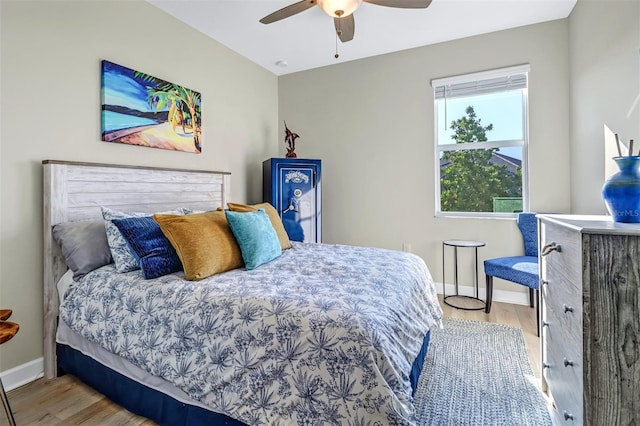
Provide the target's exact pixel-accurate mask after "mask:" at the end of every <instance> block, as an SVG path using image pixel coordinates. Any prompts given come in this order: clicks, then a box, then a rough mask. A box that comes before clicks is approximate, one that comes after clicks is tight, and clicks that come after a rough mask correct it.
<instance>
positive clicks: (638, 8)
mask: <svg viewBox="0 0 640 426" xmlns="http://www.w3.org/2000/svg"><path fill="white" fill-rule="evenodd" d="M569 35H570V56H569V57H570V68H571V74H570V84H571V181H572V187H571V205H572V210H573V213H585V214H600V213H605V212H606V209H605V205H604V203H603V201H602V196H601V189H602V185H603V183H604V181H605V178H606V177H607V176H609V175H611V173H613V172H615V171H617V167H616V165H615V163H614V162H613V161H612V160H611V157H612V156H614V155H617V151H616V148H615V143H614V142H613V141H612V140H607V141H606V143H605V140H604V126H607V127H608V128H609V129H611V130H612V131H614V132H618V133H619V134H620V136H621V137H622V138H623V139H624V140H625V141H628V140H629V139H635V140H636V145H635V146H636V149H634V152H637V149H638V148H639V147H640V103H639V102H640V2H638V1H637V0H635V1H634V0H625V1H620V0H615V1H614V0H609V1H602V0H600V1H591V0H590V1H586V0H579V1H578V3H577V4H576V6H575V8H574V9H573V12H572V13H571V15H570V16H569Z"/></svg>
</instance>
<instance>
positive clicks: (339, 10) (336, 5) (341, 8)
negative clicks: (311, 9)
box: [316, 0, 362, 18]
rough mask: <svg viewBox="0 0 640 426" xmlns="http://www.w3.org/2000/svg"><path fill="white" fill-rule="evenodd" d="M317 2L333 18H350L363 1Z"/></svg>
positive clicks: (321, 0)
mask: <svg viewBox="0 0 640 426" xmlns="http://www.w3.org/2000/svg"><path fill="white" fill-rule="evenodd" d="M316 2H317V3H318V6H320V8H321V9H322V10H324V11H325V13H326V14H327V15H329V16H331V17H332V18H340V17H343V18H344V17H345V16H349V15H351V14H352V13H353V12H355V11H356V9H357V8H359V7H360V5H361V4H362V0H316Z"/></svg>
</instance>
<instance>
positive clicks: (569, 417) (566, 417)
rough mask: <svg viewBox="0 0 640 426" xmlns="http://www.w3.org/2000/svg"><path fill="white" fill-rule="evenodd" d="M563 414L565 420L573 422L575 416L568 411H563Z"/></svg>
mask: <svg viewBox="0 0 640 426" xmlns="http://www.w3.org/2000/svg"><path fill="white" fill-rule="evenodd" d="M562 414H563V415H564V419H565V420H571V421H573V414H571V413H567V412H566V411H563V412H562Z"/></svg>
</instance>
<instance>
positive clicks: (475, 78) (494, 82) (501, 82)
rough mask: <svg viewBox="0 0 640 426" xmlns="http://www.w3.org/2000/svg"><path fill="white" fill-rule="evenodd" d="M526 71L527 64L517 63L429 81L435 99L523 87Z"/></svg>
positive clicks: (524, 86) (525, 85)
mask: <svg viewBox="0 0 640 426" xmlns="http://www.w3.org/2000/svg"><path fill="white" fill-rule="evenodd" d="M528 72H529V65H518V66H515V67H510V68H502V69H500V70H492V71H482V72H478V73H474V74H466V75H463V76H455V77H447V78H440V79H434V80H432V81H431V85H432V86H433V89H434V93H435V98H436V99H445V98H455V97H461V96H473V95H481V94H487V93H494V92H503V91H506V90H515V89H525V88H526V87H527V73H528Z"/></svg>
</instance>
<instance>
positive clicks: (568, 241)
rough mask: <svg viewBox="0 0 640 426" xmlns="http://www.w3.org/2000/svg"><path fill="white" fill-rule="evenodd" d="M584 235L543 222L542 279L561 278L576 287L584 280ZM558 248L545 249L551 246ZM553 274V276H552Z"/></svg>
mask: <svg viewBox="0 0 640 426" xmlns="http://www.w3.org/2000/svg"><path fill="white" fill-rule="evenodd" d="M581 241H582V236H581V234H580V233H579V232H575V231H573V230H571V229H569V228H566V227H563V226H559V225H556V224H554V223H545V222H542V223H541V236H540V259H541V264H540V266H541V267H540V269H541V278H542V280H543V281H544V280H550V279H553V280H556V281H557V280H561V281H562V282H566V283H570V284H572V285H574V286H576V287H578V286H579V285H580V282H581V280H582V245H581ZM552 246H553V247H557V249H556V250H548V252H547V251H546V250H545V248H547V249H549V248H550V247H552ZM550 274H551V276H550Z"/></svg>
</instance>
